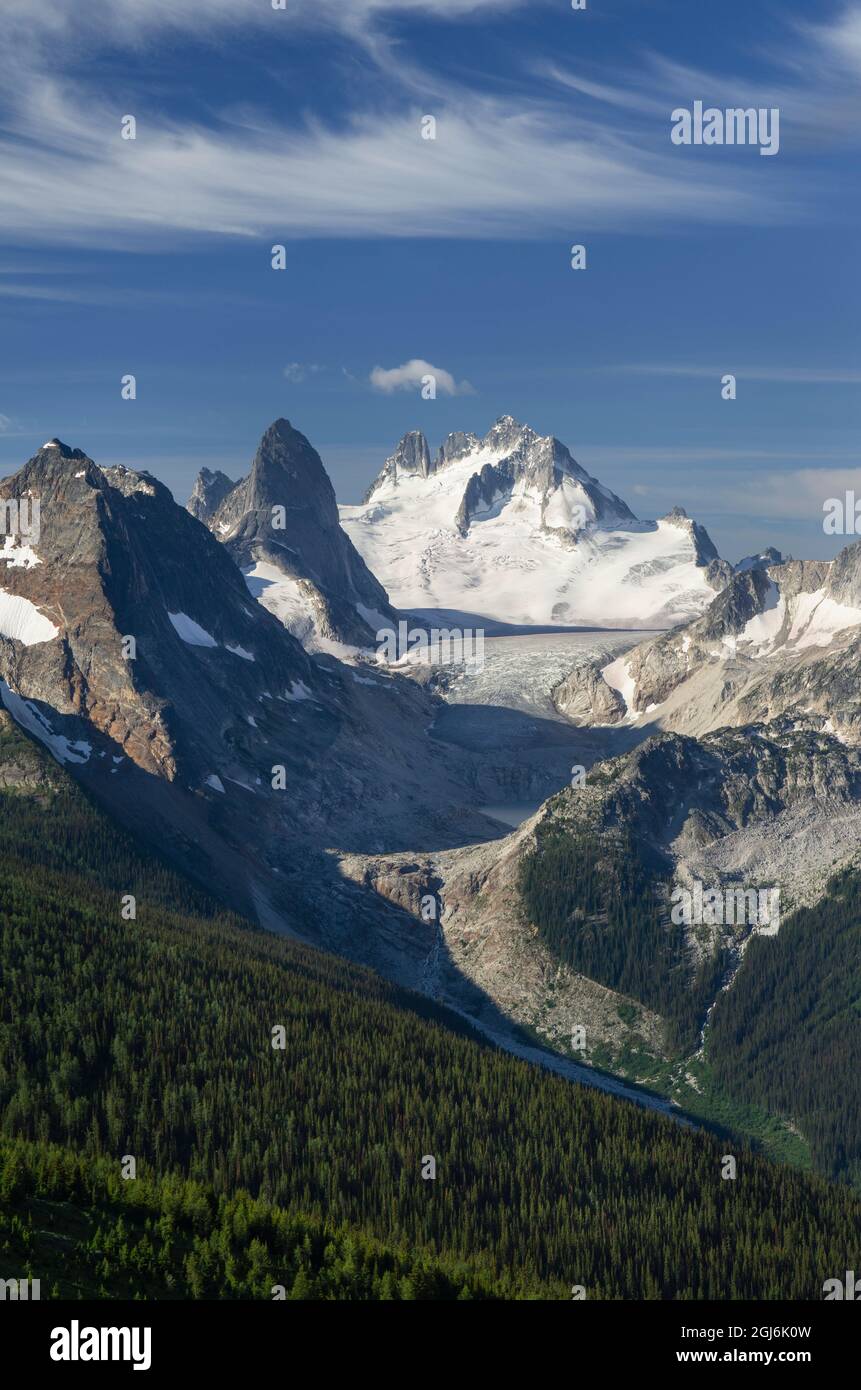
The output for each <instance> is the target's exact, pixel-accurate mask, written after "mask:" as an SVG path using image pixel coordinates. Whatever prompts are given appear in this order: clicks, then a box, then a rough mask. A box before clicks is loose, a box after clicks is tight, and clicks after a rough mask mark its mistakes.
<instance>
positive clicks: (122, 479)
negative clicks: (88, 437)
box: [0, 440, 314, 780]
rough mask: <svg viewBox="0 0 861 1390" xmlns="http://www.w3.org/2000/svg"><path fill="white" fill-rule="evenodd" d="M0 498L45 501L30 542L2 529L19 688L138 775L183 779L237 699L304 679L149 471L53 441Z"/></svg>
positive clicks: (1, 488) (1, 630)
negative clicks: (94, 736)
mask: <svg viewBox="0 0 861 1390" xmlns="http://www.w3.org/2000/svg"><path fill="white" fill-rule="evenodd" d="M0 496H2V498H3V499H6V500H15V501H17V502H18V503H19V506H20V504H21V503H22V502H23V499H27V500H28V501H29V502H30V503H32V502H34V501H37V500H38V503H39V527H38V536H36V534H35V531H32V532H31V534H30V536H29V537H27V536H25V535H20V536H17V537H15V536H7V539H6V549H5V551H3V552H0V570H2V573H0V589H2V591H3V597H2V599H0V676H2V678H3V680H4V681H5V682H6V683H7V685H8V687H9V688H10V690H11V691H12V693H13V695H18V696H19V697H21V698H22V699H24V700H27V701H35V702H43V703H44V705H45V706H47V707H50V709H51V710H52V711H54V712H55V713H56V714H57V715H60V716H68V717H70V718H72V719H73V720H74V719H77V720H79V721H85V722H86V725H87V730H86V732H87V733H90V732H92V731H94V730H95V731H97V732H98V733H100V734H102V735H103V736H104V737H105V739H106V740H108V741H109V743H110V744H111V745H113V754H114V755H116V756H125V757H127V758H129V759H130V760H131V761H132V762H133V763H135V764H137V766H139V767H140V768H142V769H145V770H146V771H147V772H150V773H153V774H155V775H156V776H159V777H166V778H168V779H173V778H174V777H176V776H177V773H178V768H179V766H180V764H184V766H185V775H186V777H188V778H190V779H192V780H193V779H194V777H195V775H196V774H197V773H198V772H200V773H202V772H203V770H204V768H205V766H206V762H207V743H208V742H209V740H210V739H212V740H213V741H217V740H218V738H219V737H220V733H221V729H222V728H223V726H224V724H225V722H226V720H227V718H228V717H229V712H230V711H231V710H233V709H235V707H236V705H237V703H243V702H245V703H247V704H248V705H249V706H250V705H251V704H252V703H253V702H254V701H255V700H256V699H257V696H258V695H259V693H260V691H262V690H263V689H265V688H267V686H274V687H275V688H276V689H277V690H279V691H280V690H283V689H285V688H289V686H290V683H291V682H293V681H297V680H303V681H306V682H308V683H309V684H310V683H313V681H314V677H313V675H312V674H311V672H310V669H309V664H308V662H307V659H306V658H305V655H304V653H303V652H302V650H301V648H300V647H299V646H298V644H297V643H295V642H292V641H291V640H290V639H289V637H288V636H287V634H285V633H284V632H283V630H282V629H281V628H280V626H279V625H278V624H277V623H276V621H275V620H274V619H272V618H271V617H270V616H269V615H268V614H266V613H265V612H262V611H260V610H259V607H258V605H255V604H253V603H252V602H251V600H250V599H249V597H248V594H247V591H246V588H245V585H244V583H243V580H242V576H241V574H240V573H239V571H238V570H237V568H236V566H235V565H234V564H233V562H232V561H231V560H230V558H229V556H228V555H227V554H226V553H225V551H224V550H223V549H222V548H221V547H220V546H218V544H217V543H216V542H215V541H214V539H213V538H212V537H211V536H210V535H209V533H208V532H207V531H206V530H205V529H204V528H203V527H201V526H200V525H198V523H197V522H196V521H194V520H193V519H192V518H191V517H190V516H189V515H188V514H187V513H186V512H184V511H183V510H182V509H181V508H179V507H177V506H176V504H175V503H174V501H173V498H172V497H171V495H170V493H169V491H168V490H167V488H165V487H163V485H162V484H161V483H159V482H158V481H157V480H156V479H155V478H153V477H151V476H150V475H148V474H146V473H137V472H134V471H133V470H131V469H126V468H107V469H100V468H98V467H97V466H96V465H95V464H94V463H93V461H92V460H91V459H89V458H87V456H86V455H85V454H83V453H82V452H81V451H80V450H79V449H69V448H68V447H67V446H66V445H64V444H62V443H60V442H59V441H56V440H52V441H50V442H49V443H48V444H47V445H45V446H43V448H42V449H40V450H39V451H38V452H37V453H36V454H35V455H34V456H33V458H32V459H30V460H29V462H28V463H27V464H25V466H24V467H23V468H22V469H21V471H20V472H19V473H18V474H16V475H15V476H14V477H12V478H9V479H6V480H5V481H4V482H3V483H2V485H0ZM202 677H203V678H202ZM34 717H35V716H34ZM49 722H50V720H49ZM70 727H71V726H70ZM55 732H57V734H58V736H59V730H56V731H55ZM77 732H78V733H79V734H80V733H81V732H82V730H80V729H79V730H78V731H77Z"/></svg>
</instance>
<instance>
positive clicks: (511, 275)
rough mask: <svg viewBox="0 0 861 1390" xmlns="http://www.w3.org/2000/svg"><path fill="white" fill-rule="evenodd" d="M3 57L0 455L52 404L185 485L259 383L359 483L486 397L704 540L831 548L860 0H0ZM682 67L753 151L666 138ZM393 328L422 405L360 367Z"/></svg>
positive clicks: (845, 446)
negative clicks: (378, 383)
mask: <svg viewBox="0 0 861 1390" xmlns="http://www.w3.org/2000/svg"><path fill="white" fill-rule="evenodd" d="M0 54H2V56H0V69H2V74H0V75H2V78H3V82H2V93H3V95H2V97H0V312H2V322H3V332H2V335H0V470H2V472H4V473H9V472H12V471H14V470H15V469H16V468H17V467H18V466H19V465H20V464H21V463H22V462H23V461H24V459H26V458H27V457H28V456H29V455H30V454H31V453H32V452H33V451H34V449H35V448H36V447H38V445H39V444H41V443H42V442H43V441H44V439H46V438H48V437H49V436H52V435H54V434H58V435H59V436H60V437H61V438H63V439H65V440H66V441H67V442H68V443H70V444H73V445H76V446H79V447H81V448H84V449H85V450H86V451H87V452H88V453H89V454H90V455H92V456H93V457H94V458H95V459H96V460H97V462H102V463H105V464H108V463H117V462H122V463H126V464H128V465H130V466H139V467H146V468H149V469H150V470H151V471H152V472H154V473H155V474H157V476H159V477H161V478H162V479H163V480H164V481H165V482H167V483H168V484H169V485H170V486H171V487H172V488H173V489H174V492H175V494H176V495H177V497H178V498H179V499H180V500H184V499H185V497H186V495H187V493H188V490H189V488H190V485H191V482H192V479H193V477H194V474H195V473H196V471H197V469H198V468H199V467H200V466H201V465H204V464H205V465H207V466H209V467H219V468H223V469H224V470H225V471H226V472H228V473H230V475H231V476H233V477H238V476H239V475H240V474H241V473H242V472H243V471H244V470H245V469H246V468H247V465H248V461H249V459H250V457H251V455H252V454H253V451H254V447H255V444H256V441H257V439H258V438H259V436H260V434H261V433H262V431H263V429H264V428H265V426H266V425H267V424H268V423H269V422H270V421H271V420H272V419H274V418H275V417H276V416H278V415H286V416H288V417H289V418H290V419H291V420H292V422H293V423H294V424H295V425H296V426H297V427H298V428H299V429H301V430H302V431H303V432H304V433H305V434H307V435H308V436H309V438H310V439H311V440H312V442H313V443H314V444H315V446H316V447H317V448H318V449H319V450H320V452H321V454H322V455H323V458H324V461H325V462H326V464H327V466H328V468H329V471H330V473H331V475H332V478H333V481H334V482H335V485H336V489H337V492H338V495H339V498H340V499H341V500H342V501H354V500H357V498H358V496H359V494H360V492H361V491H362V490H363V489H364V487H365V486H366V484H367V482H368V481H369V479H370V478H371V477H372V476H373V475H374V474H375V473H376V471H377V470H378V468H379V466H380V464H381V463H382V461H383V458H384V457H385V455H386V453H387V452H389V451H390V450H391V447H392V446H393V445H394V443H395V442H396V440H397V439H398V438H399V437H400V435H401V434H403V433H404V432H405V431H406V430H407V429H411V428H422V429H424V431H425V433H426V434H427V435H428V437H429V439H430V441H431V444H432V446H435V445H436V444H438V443H439V441H440V440H441V439H442V437H443V436H444V435H445V434H446V433H447V432H448V431H449V430H452V429H471V430H475V431H476V432H479V433H484V432H485V430H486V429H487V428H488V426H489V425H490V424H491V422H492V421H493V419H494V418H495V417H496V416H498V415H500V414H502V413H511V414H513V415H515V416H517V417H518V418H520V419H524V420H526V421H528V422H529V423H530V424H531V425H532V426H533V427H534V428H536V429H537V430H539V431H540V432H542V433H554V434H557V435H558V436H559V437H560V438H561V439H563V440H564V441H565V442H566V443H567V444H568V445H569V447H570V448H571V449H572V452H573V453H574V454H575V456H576V457H577V458H578V459H579V460H580V462H581V463H583V464H584V466H586V467H587V468H589V469H590V471H592V472H593V473H595V474H596V475H597V476H598V477H599V478H600V479H601V480H602V481H603V482H605V483H606V484H607V485H609V486H610V487H612V488H613V489H614V490H615V491H617V492H619V493H620V494H621V495H622V496H623V497H625V499H626V500H627V501H628V502H629V504H630V505H631V506H632V508H633V509H634V510H635V511H636V512H637V513H638V515H641V516H644V517H650V516H657V515H660V514H662V513H663V512H665V511H666V510H667V509H668V508H669V507H670V506H672V505H675V504H678V505H682V506H684V507H686V508H687V510H688V511H689V513H690V514H692V515H694V516H696V517H697V519H698V520H700V521H701V522H703V523H704V524H705V525H706V526H707V527H708V529H709V531H710V532H711V534H712V536H713V538H714V540H715V542H716V544H717V545H718V548H719V549H720V551H721V553H722V554H724V555H726V556H727V558H729V559H736V558H738V557H739V556H740V555H741V554H743V553H745V552H746V551H749V550H751V549H754V548H759V547H761V546H764V545H766V544H777V545H779V546H781V547H783V548H784V549H786V550H789V551H791V552H792V553H793V554H795V555H798V556H809V557H813V556H825V555H829V554H831V553H833V552H834V550H835V549H836V548H839V545H840V544H841V543H842V542H840V541H839V540H838V541H833V540H831V539H830V538H827V537H825V536H824V534H823V532H822V525H821V521H822V503H823V501H824V500H825V498H827V497H829V496H833V495H835V493H842V492H843V490H844V489H845V488H847V487H855V488H857V490H858V492H859V495H861V469H859V468H858V437H859V425H861V405H859V401H861V352H859V327H858V321H859V315H858V294H857V291H858V287H859V272H858V263H857V251H856V247H857V243H858V221H859V217H858V213H859V197H861V192H859V180H858V177H857V175H858V155H859V143H861V131H859V129H858V125H857V113H858V111H859V109H861V106H859V95H861V3H857V2H853V3H846V0H840V3H830V0H817V3H816V4H815V5H812V4H809V3H806V4H805V3H799V0H779V3H778V2H777V0H775V3H765V2H764V0H724V3H722V4H720V5H715V4H713V3H709V2H708V0H689V2H687V3H683V0H672V3H670V2H669V0H655V2H654V3H650V4H648V5H643V4H642V3H641V0H588V6H587V10H586V11H585V12H574V11H572V10H571V7H570V3H569V0H522V3H521V2H520V0H509V3H504V0H287V9H286V11H276V10H273V9H272V5H271V0H147V3H146V4H140V3H137V0H86V4H82V3H80V0H53V3H52V4H51V5H46V6H34V5H33V3H32V0H4V3H3V4H2V5H0ZM697 100H700V101H703V102H704V103H705V104H706V105H707V106H710V105H711V106H716V107H719V108H723V107H726V106H755V107H757V108H759V107H764V108H769V109H770V108H772V107H777V108H778V109H779V110H780V150H779V153H778V154H777V155H776V156H774V157H771V158H765V157H762V156H761V155H760V154H759V151H758V149H756V148H752V147H738V146H736V147H733V148H730V147H714V146H713V147H704V146H699V147H689V148H685V147H678V146H674V145H673V144H672V142H671V140H670V128H671V112H672V111H673V110H674V109H675V108H677V107H690V106H692V104H693V102H694V101H697ZM127 114H131V115H134V117H135V119H136V122H137V138H136V140H134V141H126V140H122V139H121V138H120V124H121V118H122V117H123V116H124V115H127ZM425 115H433V116H434V117H435V119H436V122H437V138H436V140H434V141H428V140H423V139H422V138H421V120H422V117H423V116H425ZM274 243H283V244H284V245H285V246H286V248H287V268H286V270H285V271H283V272H278V271H273V270H272V268H271V265H270V248H271V247H272V245H273V244H274ZM574 243H582V244H584V245H586V247H587V257H588V268H587V269H586V270H585V271H578V272H575V271H572V269H571V268H570V255H569V249H570V247H571V245H572V244H574ZM413 359H421V360H423V361H426V362H428V363H430V364H432V365H433V367H434V368H436V369H437V371H438V374H439V381H440V383H441V385H440V389H439V390H438V394H437V398H436V400H433V401H424V400H422V399H421V396H420V393H419V390H418V388H417V386H415V385H414V384H413V385H408V386H406V387H404V388H403V389H391V390H381V389H379V387H375V386H374V384H373V381H372V373H373V372H374V369H375V368H382V369H385V370H386V371H393V370H394V369H397V368H399V367H401V366H402V365H403V364H405V363H408V362H409V361H411V360H413ZM129 372H130V373H134V375H135V376H136V378H137V393H138V394H137V399H136V400H135V401H133V402H132V401H123V400H121V398H120V378H121V377H122V376H123V374H125V373H129ZM730 372H731V373H734V374H735V375H736V376H737V380H738V397H737V399H736V400H735V401H732V402H728V401H724V400H722V399H721V388H720V382H721V377H722V375H723V374H724V373H730ZM404 375H406V376H409V373H405V374H404ZM382 380H383V382H385V381H386V380H387V378H385V377H384V378H382ZM446 384H447V385H448V389H446Z"/></svg>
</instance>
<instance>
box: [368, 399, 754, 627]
mask: <svg viewBox="0 0 861 1390" xmlns="http://www.w3.org/2000/svg"><path fill="white" fill-rule="evenodd" d="M341 520H342V525H343V527H344V529H345V531H346V532H347V533H348V535H349V536H350V538H351V540H352V541H353V543H354V545H355V546H356V548H357V550H358V551H359V552H360V554H362V555H363V557H364V558H365V560H366V561H367V563H368V565H369V567H370V569H371V570H372V572H373V573H374V574H375V575H376V576H377V577H378V578H379V579H380V580H381V582H382V583H383V585H384V586H385V588H386V589H387V591H388V592H389V594H390V595H391V597H392V602H393V603H395V604H396V606H398V607H399V608H402V609H410V610H413V611H418V612H421V611H428V610H430V611H437V612H440V611H441V612H444V613H449V614H451V613H455V612H456V613H467V614H472V615H477V616H481V617H484V618H487V619H490V620H491V621H495V622H500V623H514V624H527V625H530V626H536V625H544V624H549V623H554V624H559V625H578V624H581V623H589V624H590V625H591V624H595V625H607V626H628V625H631V626H648V627H660V626H668V625H670V624H671V623H673V622H678V621H680V620H683V619H686V618H690V617H691V616H694V615H695V614H698V613H701V612H702V611H703V610H704V609H705V608H706V607H707V605H708V603H709V602H710V600H711V599H712V598H713V597H714V592H715V590H716V589H717V588H719V587H720V586H721V585H722V584H723V583H725V582H726V580H727V578H728V577H729V575H730V573H731V571H730V569H729V566H723V564H722V562H720V561H718V559H717V552H716V550H715V548H714V546H713V545H712V543H711V541H710V540H709V538H708V536H707V535H706V533H705V531H704V530H703V529H702V527H700V526H698V525H697V523H696V522H693V521H691V520H690V519H689V518H688V517H687V516H686V515H685V514H684V512H683V511H682V510H681V509H676V511H674V512H673V513H671V514H670V515H669V516H668V517H666V518H664V519H663V520H662V521H658V522H654V521H646V522H641V521H638V520H637V519H636V517H635V516H634V514H633V512H632V511H631V510H630V508H629V507H628V506H627V505H626V503H625V502H623V501H622V499H621V498H620V497H617V496H616V494H615V493H613V492H611V491H610V490H609V489H608V488H607V487H605V486H604V485H603V484H602V483H600V482H599V481H598V479H596V478H593V477H592V476H591V475H590V474H589V473H588V472H587V471H586V470H585V469H584V468H583V467H581V465H580V464H579V463H578V462H577V461H576V459H575V458H574V457H573V456H572V455H571V453H570V451H569V450H568V449H567V447H566V446H565V445H564V444H563V443H562V442H561V441H560V440H558V439H556V438H554V437H553V436H552V435H539V434H537V433H536V431H535V430H533V429H532V428H531V427H530V426H529V425H525V424H521V423H520V422H519V421H517V420H515V419H514V418H513V417H512V416H510V415H503V416H501V417H500V418H499V419H498V420H496V421H495V422H494V424H493V425H491V427H490V429H489V430H488V432H487V434H486V435H485V436H484V437H483V438H481V439H479V438H478V437H477V436H476V435H474V434H468V433H462V432H458V433H453V434H450V435H449V436H448V437H447V438H446V440H445V441H444V443H443V444H442V446H441V447H440V449H439V452H438V454H437V456H436V458H435V459H432V458H431V454H430V450H429V448H428V446H427V442H426V440H425V437H424V435H423V434H421V433H420V432H418V431H413V432H411V433H410V434H408V435H406V436H405V437H404V439H402V440H401V442H400V444H399V445H398V447H397V449H396V450H395V451H394V453H393V454H392V455H390V457H389V458H388V459H387V460H386V462H385V464H384V466H383V468H382V469H381V471H380V473H379V474H378V475H377V478H376V479H375V480H374V483H373V484H372V486H371V487H370V488H369V490H368V492H367V493H366V494H365V498H364V500H363V502H362V503H361V504H360V505H359V506H358V507H342V508H341Z"/></svg>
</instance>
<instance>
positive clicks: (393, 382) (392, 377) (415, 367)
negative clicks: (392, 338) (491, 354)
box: [369, 357, 475, 396]
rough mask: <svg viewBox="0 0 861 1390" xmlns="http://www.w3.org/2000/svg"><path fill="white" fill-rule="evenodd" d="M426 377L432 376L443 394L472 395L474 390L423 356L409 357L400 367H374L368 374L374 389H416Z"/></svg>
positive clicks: (388, 392)
mask: <svg viewBox="0 0 861 1390" xmlns="http://www.w3.org/2000/svg"><path fill="white" fill-rule="evenodd" d="M426 377H433V379H434V381H435V382H436V389H437V391H441V392H442V393H443V395H445V396H474V395H475V391H474V389H473V387H472V386H470V384H469V382H468V381H455V379H454V377H453V376H452V374H451V372H447V371H446V370H445V368H444V367H434V366H433V365H432V364H431V363H430V362H426V361H425V360H424V358H423V357H411V358H410V360H409V362H404V363H403V364H402V365H401V366H400V367H375V368H374V370H373V371H372V372H371V375H370V378H369V379H370V382H371V385H372V386H373V387H374V390H375V391H384V392H386V394H387V395H388V394H390V393H391V392H392V391H409V390H412V389H414V388H415V389H418V388H419V387H421V386H422V385H423V384H424V380H425V378H426Z"/></svg>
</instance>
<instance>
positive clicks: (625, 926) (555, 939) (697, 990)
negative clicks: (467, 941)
mask: <svg viewBox="0 0 861 1390" xmlns="http://www.w3.org/2000/svg"><path fill="white" fill-rule="evenodd" d="M519 890H520V895H521V899H522V902H523V906H524V910H525V913H526V915H527V916H528V918H529V921H530V922H531V923H533V924H534V925H535V926H536V927H537V928H538V931H539V934H540V936H541V938H542V940H543V941H545V942H546V943H547V946H548V947H549V948H550V950H551V951H552V952H553V953H554V955H556V956H557V957H558V959H559V960H561V961H563V962H564V963H565V964H566V965H568V966H570V967H571V969H572V970H576V971H578V973H580V974H582V975H587V976H588V977H589V978H590V979H592V980H596V981H597V982H598V983H599V984H602V985H606V986H607V987H608V988H610V989H615V990H618V991H619V992H620V993H622V994H627V995H629V996H630V997H631V998H633V999H636V1000H638V1001H639V1002H640V1003H641V1004H645V1005H646V1006H647V1007H648V1008H650V1009H653V1010H654V1011H655V1012H656V1013H658V1014H661V1016H662V1017H663V1018H664V1020H665V1022H666V1045H667V1048H668V1051H669V1052H670V1053H673V1054H676V1055H683V1054H685V1053H687V1052H690V1051H692V1050H693V1048H694V1047H696V1045H697V1041H698V1037H699V1029H700V1025H701V1021H702V1016H703V1013H704V1011H705V1009H706V1008H707V1007H708V1004H709V1003H710V1002H711V1000H712V999H713V998H714V995H715V993H716V991H717V989H718V986H719V983H720V980H721V977H722V975H723V971H724V969H725V961H724V956H723V952H722V951H721V950H720V949H716V950H715V952H714V954H713V955H712V956H711V957H710V958H709V959H708V960H707V961H706V962H705V963H704V964H703V965H702V966H701V967H699V968H698V969H697V970H693V969H692V966H691V962H690V953H689V950H688V947H687V944H686V940H685V930H686V929H685V927H684V926H682V925H674V924H673V922H672V921H671V919H670V913H669V910H668V908H667V905H666V902H665V901H662V900H661V898H660V897H659V895H658V893H657V891H656V882H655V876H654V874H653V873H652V872H651V871H650V870H649V869H648V868H647V867H646V865H645V864H644V863H643V861H642V858H641V855H640V852H639V850H638V848H637V846H636V845H635V844H634V842H633V841H632V840H631V838H630V836H627V835H625V834H624V833H623V832H621V831H620V832H619V834H618V836H617V837H616V839H615V840H610V839H606V838H605V839H600V840H599V839H598V838H597V837H596V836H595V835H593V834H591V833H590V832H589V831H587V830H585V829H582V828H580V827H576V826H570V827H569V826H564V827H563V826H560V825H557V824H554V823H552V822H551V823H550V824H545V825H542V826H539V828H538V831H537V844H536V848H535V850H534V852H533V853H531V854H529V855H527V856H526V857H525V858H524V859H523V861H522V863H521V866H520V878H519Z"/></svg>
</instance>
